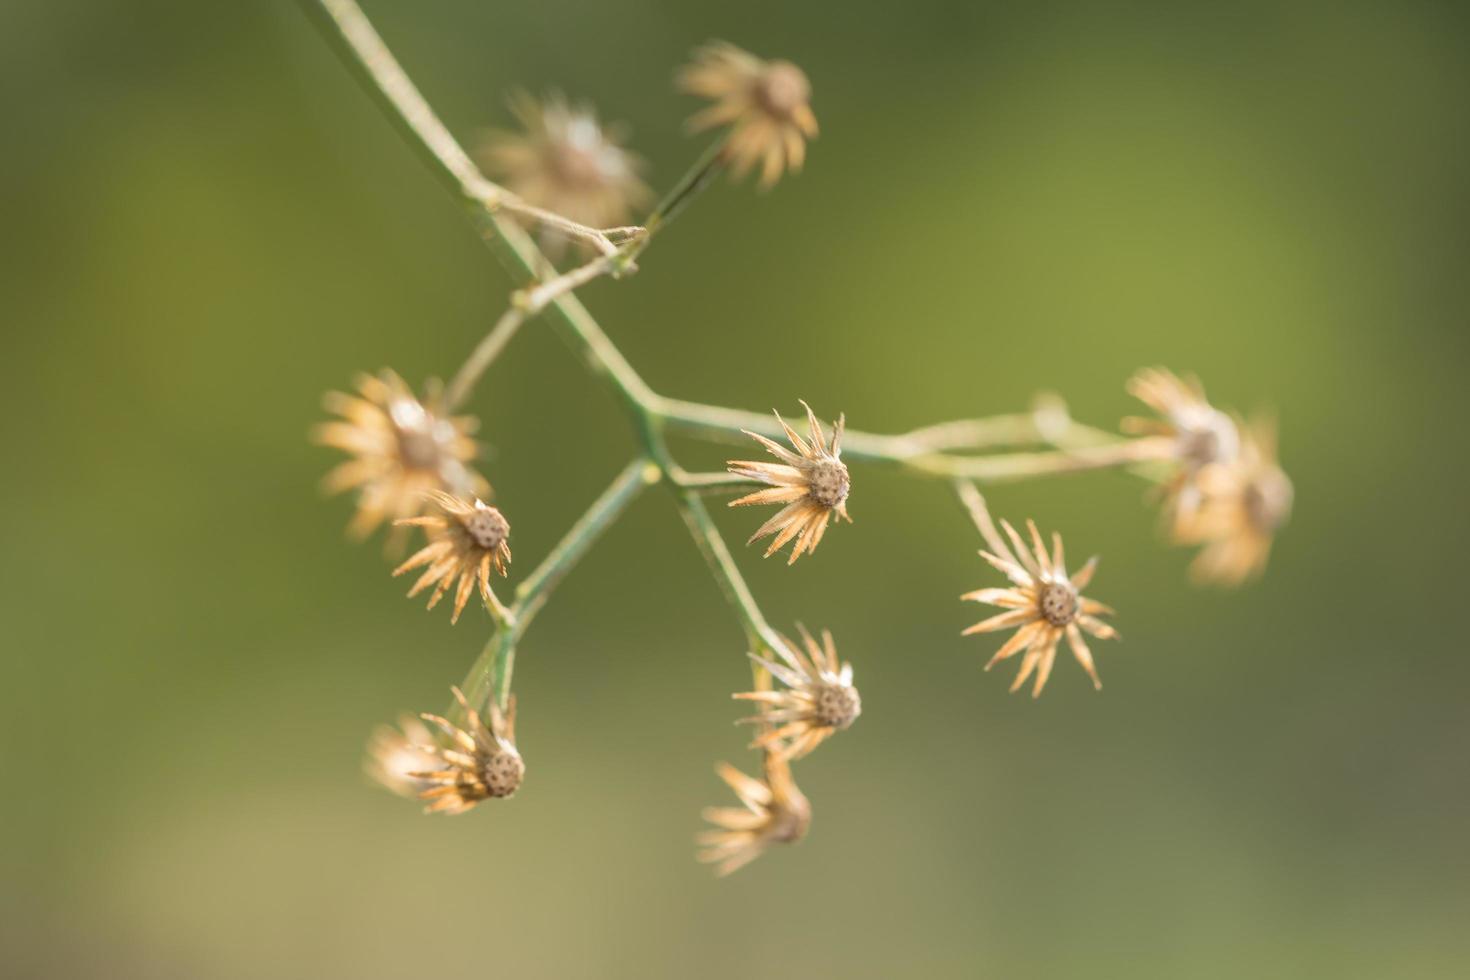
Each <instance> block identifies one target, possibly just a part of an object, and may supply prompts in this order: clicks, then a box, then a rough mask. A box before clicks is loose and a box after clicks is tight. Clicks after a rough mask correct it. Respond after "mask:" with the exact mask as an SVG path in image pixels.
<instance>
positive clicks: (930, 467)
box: [303, 0, 1157, 705]
mask: <svg viewBox="0 0 1470 980" xmlns="http://www.w3.org/2000/svg"><path fill="white" fill-rule="evenodd" d="M303 2H304V3H305V4H306V6H307V7H308V9H309V10H311V11H313V12H315V13H320V14H322V15H324V18H325V19H324V21H323V23H324V26H325V27H327V28H328V30H326V31H325V33H326V34H327V35H328V37H329V38H330V39H331V40H333V41H334V42H336V45H337V47H338V48H339V50H340V51H341V52H342V54H343V55H344V58H345V60H346V61H347V62H348V63H349V64H350V65H351V66H353V67H354V68H355V69H356V70H357V71H358V73H359V74H360V75H361V76H362V77H363V79H364V80H365V82H366V84H367V88H368V90H369V92H370V93H371V94H372V95H373V96H374V97H375V98H376V99H377V100H378V101H379V102H380V104H381V105H382V106H383V108H384V109H385V111H386V112H387V114H388V115H389V117H390V118H391V119H392V120H393V121H394V122H395V123H396V124H398V126H399V127H400V129H402V130H403V131H404V133H405V134H406V136H407V137H408V139H409V141H410V143H411V144H412V145H414V146H415V147H416V148H417V149H418V150H420V151H421V152H422V153H423V154H424V155H425V156H426V157H427V158H428V160H429V162H430V165H431V168H432V169H433V170H434V172H435V173H436V174H437V175H438V176H439V178H440V180H441V181H443V182H444V183H445V184H446V185H447V186H448V187H449V189H450V190H451V191H452V192H454V193H455V195H456V196H458V197H459V198H460V199H461V201H462V203H464V205H465V206H466V207H467V209H468V211H469V213H470V216H471V218H472V220H473V221H474V222H475V224H476V226H477V227H478V228H479V229H480V231H481V233H482V236H483V237H484V239H485V241H486V243H487V244H488V245H489V247H490V248H491V250H492V251H493V252H494V253H495V255H496V256H497V258H498V259H499V260H500V261H501V263H502V264H503V265H504V266H505V267H506V269H507V271H509V272H510V274H511V275H512V276H513V277H516V278H519V279H521V280H522V281H524V282H527V283H530V284H531V285H530V286H528V287H526V288H523V289H522V290H520V291H518V292H517V293H516V294H515V295H514V297H513V299H512V302H511V306H510V309H509V310H507V311H506V313H505V314H504V315H503V316H502V317H501V319H500V320H499V321H497V324H496V325H495V327H494V328H493V329H492V330H491V331H490V333H489V334H487V336H486V337H485V339H484V340H482V341H481V342H480V344H479V345H478V346H477V348H476V349H475V351H474V352H472V353H471V355H470V357H469V359H468V360H467V361H466V363H465V366H464V367H463V368H461V370H460V371H459V372H458V374H457V375H456V377H455V379H454V380H453V381H452V382H451V386H450V389H449V395H450V396H451V398H450V400H451V404H458V403H460V402H461V401H462V400H463V399H465V398H466V397H468V394H469V392H470V391H471V390H472V388H473V386H474V384H475V382H476V381H477V380H478V378H479V377H480V376H481V375H482V374H483V373H484V371H485V370H486V369H487V368H488V367H489V365H490V364H491V363H492V362H493V361H494V359H495V357H496V355H497V354H498V353H499V352H500V351H501V350H502V349H503V348H504V346H505V344H506V343H508V342H509V340H510V338H511V337H512V336H513V335H514V334H515V332H516V330H518V329H519V327H520V326H521V325H522V324H523V323H524V322H525V321H526V320H528V319H530V318H532V317H533V316H536V315H539V314H545V315H546V317H547V319H548V321H549V322H550V324H551V326H552V327H553V328H554V329H555V330H556V331H557V332H558V333H559V334H560V335H561V337H562V339H563V340H564V341H565V342H566V343H567V345H568V346H569V347H570V348H571V349H572V351H573V352H574V353H576V354H577V355H578V356H579V357H580V358H581V359H582V360H583V362H584V363H585V364H586V366H587V368H588V369H589V371H591V373H593V374H594V375H596V376H598V377H599V378H601V379H602V380H603V382H604V383H605V384H607V385H608V387H609V388H610V389H611V390H612V391H613V392H614V393H615V394H616V395H617V397H618V399H619V401H620V403H621V404H622V406H623V409H624V411H625V412H626V413H627V414H628V416H629V419H630V421H631V423H632V425H633V428H634V430H635V433H636V434H637V437H638V439H639V441H640V442H641V443H642V445H643V447H644V451H645V452H646V453H647V457H646V458H640V459H639V460H637V461H635V462H634V463H632V464H630V466H629V468H628V469H627V470H625V471H624V474H623V475H622V476H621V477H619V479H618V480H617V481H615V483H614V484H613V486H612V487H610V488H609V489H608V491H607V492H606V493H604V495H603V497H602V498H599V500H598V502H597V503H595V504H594V505H593V507H592V508H591V509H590V510H589V511H588V512H587V514H585V515H584V516H583V518H582V519H581V520H580V521H578V523H577V525H576V526H574V527H573V528H572V530H571V531H570V532H568V534H567V537H566V538H565V539H563V541H562V543H561V544H560V545H558V546H557V548H556V549H555V550H554V551H553V552H552V554H551V555H549V556H548V557H547V559H546V561H544V562H543V563H542V565H541V566H540V567H539V568H538V569H537V570H536V572H534V573H533V574H532V576H531V577H530V578H529V579H527V581H526V582H525V583H524V584H522V586H521V587H520V589H518V590H517V598H516V600H515V602H514V603H513V604H512V605H511V606H510V607H509V608H508V609H506V610H503V611H496V610H494V609H492V610H491V612H492V615H494V616H495V617H496V619H497V622H499V623H500V629H498V630H497V632H496V635H495V637H493V638H492V639H491V641H490V642H489V643H488V644H487V645H486V647H485V650H484V652H482V653H481V655H480V657H479V659H478V660H477V661H476V662H475V666H474V667H473V668H472V669H471V671H470V676H469V677H468V678H467V680H466V684H465V691H466V693H467V694H468V695H469V700H470V704H472V705H477V704H479V703H481V701H482V699H484V698H485V697H486V696H487V695H488V693H489V692H490V689H491V687H492V686H493V688H494V693H495V697H496V699H497V701H499V702H500V703H501V704H502V705H503V704H505V703H506V701H507V699H508V697H509V691H510V680H511V673H512V668H513V664H514V656H515V645H516V641H517V640H518V639H519V638H520V636H521V634H522V633H523V632H524V631H525V629H526V626H527V625H528V623H529V621H530V619H531V618H532V617H533V616H534V615H535V613H536V611H538V610H539V609H540V607H541V605H542V604H543V603H544V602H545V597H546V594H547V593H548V592H549V591H550V589H551V588H553V587H554V586H555V584H556V582H557V581H559V580H560V578H561V577H562V576H563V575H565V574H566V572H567V571H568V570H569V569H570V568H571V567H572V566H573V565H574V564H575V563H576V561H577V560H579V559H580V558H581V556H582V554H584V553H585V551H586V549H587V548H588V547H590V545H591V543H592V542H593V541H594V540H595V539H596V537H597V536H598V535H599V534H600V533H601V532H602V531H603V530H604V529H605V528H606V526H607V525H608V524H609V523H611V522H612V521H613V520H615V519H616V518H617V516H618V515H619V514H620V513H621V512H622V509H623V508H624V507H626V505H627V503H628V502H630V501H631V499H632V498H633V497H634V496H636V494H637V492H638V491H639V490H641V489H642V487H643V486H645V485H647V484H649V483H651V482H656V481H657V480H659V479H662V480H664V481H665V482H667V483H668V484H669V485H670V486H671V487H672V488H673V490H674V492H675V495H676V502H677V505H678V509H679V512H680V514H681V516H682V517H683V519H684V522H685V524H686V525H687V526H688V528H689V531H690V533H691V535H692V536H693V538H694V541H695V544H696V545H697V546H698V547H699V550H700V551H701V553H702V554H703V555H704V557H705V559H706V561H707V563H708V564H709V567H710V570H711V572H712V573H713V574H714V576H715V578H716V579H717V581H718V582H719V583H720V585H721V588H722V590H723V591H724V593H725V595H726V597H727V599H728V600H729V602H730V604H731V606H732V607H733V608H734V610H735V611H736V614H737V616H738V617H739V619H740V621H741V623H742V625H743V627H744V628H745V631H746V633H747V634H748V636H749V638H750V640H751V644H752V647H753V648H759V647H761V646H766V647H769V646H771V645H773V644H775V643H779V642H780V639H779V637H777V636H776V635H775V633H774V631H772V630H771V627H770V626H769V625H768V624H767V623H766V621H765V618H764V617H763V616H762V614H761V612H760V609H759V608H758V606H757V605H756V603H755V600H754V598H753V597H752V595H751V593H750V590H749V588H748V587H747V586H746V584H745V582H744V579H743V578H742V577H741V575H740V572H739V570H738V569H737V568H736V566H735V562H734V559H733V558H732V556H731V554H730V551H729V548H728V547H727V546H726V544H725V542H724V540H723V538H722V537H721V536H720V534H719V532H718V530H717V529H716V528H715V526H714V523H713V521H712V519H711V517H710V514H709V512H708V510H707V509H706V508H705V505H704V502H703V501H702V500H701V499H700V495H699V491H700V490H701V489H703V488H706V487H711V486H717V485H722V481H718V480H715V479H712V478H710V477H708V476H692V475H690V474H687V473H685V472H684V471H683V470H682V469H681V468H680V467H679V466H678V464H677V463H675V462H674V460H673V458H672V456H671V454H670V453H669V450H668V448H667V445H666V443H665V432H666V430H679V431H683V432H686V433H688V434H690V435H694V436H697V437H701V438H706V439H713V440H717V441H729V440H731V439H732V438H739V437H740V435H741V433H742V431H744V430H748V431H750V432H759V433H761V434H763V435H769V436H773V437H777V436H779V435H780V434H781V432H780V427H779V425H778V424H777V423H776V421H775V420H774V419H773V418H771V417H769V416H766V415H763V414H759V413H753V412H744V411H739V410H736V409H730V408H723V407H719V406H713V405H703V404H699V403H695V402H686V401H681V400H677V399H670V398H666V397H664V396H662V395H659V394H657V393H655V392H654V391H653V390H652V389H651V388H650V387H649V386H648V385H647V383H645V382H644V380H643V379H642V377H641V376H640V375H639V374H638V372H637V371H636V370H634V368H633V366H632V365H631V364H629V363H628V362H627V360H626V359H625V358H624V357H623V355H622V353H621V351H619V350H618V348H617V346H616V345H615V344H614V343H613V342H612V340H611V339H610V338H609V337H608V336H607V334H606V333H604V332H603V330H602V328H601V326H599V325H598V323H597V321H596V320H595V319H593V317H592V315H591V314H590V313H588V311H587V309H586V308H585V307H584V306H583V305H582V304H581V302H579V301H578V300H577V298H576V296H575V295H574V294H573V291H574V290H575V289H576V288H577V287H579V286H581V285H585V284H586V283H588V282H590V281H592V280H594V279H596V278H598V277H600V276H602V275H613V276H615V277H616V276H619V275H622V274H623V273H625V272H629V271H631V270H632V268H633V262H632V260H633V259H634V258H635V257H636V256H637V255H638V254H640V253H641V252H642V250H643V249H644V248H646V247H647V243H648V241H649V239H650V237H651V235H652V234H653V233H654V232H655V231H656V230H657V229H659V228H661V227H664V226H666V225H667V224H668V223H669V222H670V221H671V220H672V219H673V217H674V216H675V215H676V214H677V213H678V212H679V211H680V210H681V209H682V208H683V207H684V206H685V205H686V204H687V203H688V202H689V201H691V200H692V199H693V198H694V196H695V195H697V194H698V192H699V191H700V190H702V189H703V188H704V187H706V186H707V185H708V183H709V180H710V178H711V177H712V176H713V175H714V174H715V173H717V172H718V170H719V168H720V166H721V161H722V156H721V154H722V151H723V149H724V146H725V144H724V142H723V141H717V142H716V143H714V144H713V145H712V146H711V147H710V149H709V150H708V151H706V153H705V155H704V156H703V157H701V158H700V160H699V161H698V162H696V164H695V165H694V167H693V168H691V170H690V171H689V172H688V173H687V174H686V175H685V176H684V178H682V179H681V180H680V182H679V183H678V184H677V185H676V186H675V187H674V189H673V190H672V191H671V192H670V193H669V194H668V195H667V196H666V197H665V198H664V201H663V202H662V203H661V204H660V205H659V207H658V208H657V209H655V211H654V214H653V216H652V217H650V219H649V222H648V226H647V227H646V228H645V229H636V228H627V229H610V230H609V231H610V232H613V233H615V234H617V235H618V237H620V238H626V239H627V240H626V241H624V243H623V245H622V247H620V248H616V249H613V250H611V251H609V250H608V249H607V248H604V247H602V246H601V245H598V248H599V251H600V252H601V254H600V255H599V256H598V257H597V258H596V259H594V260H593V261H591V262H589V263H587V264H586V265H583V266H580V267H578V268H576V269H573V270H571V271H570V272H568V273H566V274H564V275H561V276H557V277H554V278H552V279H549V280H546V281H540V276H541V273H542V272H543V271H544V270H546V269H548V268H551V264H550V263H549V262H548V261H547V260H546V258H545V256H544V255H542V253H541V251H540V250H539V249H538V248H537V247H536V245H535V243H534V242H533V240H532V239H531V237H530V236H529V235H528V234H527V233H526V231H525V229H523V228H522V227H521V226H520V225H519V224H517V223H516V222H515V221H513V220H510V217H509V214H510V213H511V212H519V213H529V212H527V210H526V208H525V207H523V206H521V202H518V200H517V199H516V198H515V197H514V195H512V194H510V193H509V192H508V191H506V190H505V189H504V188H501V187H499V186H498V185H496V184H495V183H493V182H491V181H490V180H488V179H486V178H485V177H484V175H482V174H481V173H480V172H479V170H478V168H477V167H476V166H475V165H474V163H473V162H472V161H471V160H470V158H469V156H468V154H466V153H465V151H464V150H463V148H462V147H460V145H459V144H458V142H456V141H455V139H454V137H453V136H452V135H451V134H450V133H449V131H448V130H447V129H446V128H445V126H444V124H443V123H442V122H441V121H440V120H439V118H438V117H437V116H436V115H435V114H434V112H433V110H432V109H431V108H430V107H429V105H428V103H427V102H426V101H425V100H424V98H423V96H422V95H421V94H420V93H419V92H418V90H417V89H416V88H415V87H414V85H413V83H412V82H411V81H410V80H409V78H408V76H407V75H406V74H405V73H404V72H403V69H402V68H401V67H400V66H399V64H398V62H397V61H396V60H395V59H394V57H393V55H392V53H391V52H390V51H389V50H388V48H387V46H386V45H385V44H384V43H383V41H382V39H381V38H380V37H379V36H378V34H377V32H376V31H375V30H374V29H373V27H372V25H371V24H370V23H369V22H368V20H367V18H366V17H365V16H364V15H363V13H362V10H361V9H360V8H359V7H358V5H357V4H356V3H355V2H354V0H303ZM507 202H511V205H510V206H507ZM548 223H551V224H556V222H548ZM565 224H566V223H565V222H563V223H562V225H558V226H559V227H561V226H563V225H565ZM578 227H579V228H580V227H582V226H578ZM564 230H569V229H566V228H564ZM583 230H584V231H585V230H586V229H583ZM594 231H595V230H594ZM596 234H597V235H602V237H603V238H606V237H607V236H606V235H605V234H604V233H602V232H596ZM584 237H585V236H584ZM1070 425H1071V423H1070V422H1068V426H1070ZM1068 431H1070V429H1069V430H1068ZM1077 432H1078V433H1079V437H1078V438H1077V439H1075V440H1072V439H1070V438H1068V437H1067V434H1066V432H1060V433H1059V432H1055V431H1047V427H1045V426H1042V425H1040V424H1039V423H1038V420H1037V417H1036V414H1035V413H1026V414H1015V415H1001V416H995V417H993V418H987V419H971V420H964V421H961V422H951V423H944V424H942V425H939V426H930V427H927V428H924V429H918V430H915V431H913V432H910V433H907V434H901V435H880V434H874V433H867V432H860V431H856V430H852V429H849V430H847V432H846V435H845V436H844V441H843V451H844V454H845V456H846V457H847V458H848V459H851V460H857V461H866V462H873V463H886V464H894V465H898V466H900V467H901V468H903V469H905V470H907V471H909V472H911V473H914V474H916V475H920V476H926V477H934V478H942V479H955V478H967V479H972V480H977V481H981V482H994V481H1001V480H1015V479H1023V478H1027V477H1040V476H1049V475H1059V474H1064V473H1075V472H1081V471H1085V470H1095V469H1103V468H1111V467H1129V466H1133V465H1134V464H1137V463H1139V462H1141V461H1145V460H1148V459H1151V458H1154V454H1155V453H1156V451H1157V441H1156V440H1150V439H1136V440H1124V439H1119V438H1117V437H1113V436H1104V435H1102V434H1101V433H1098V432H1097V430H1084V429H1083V428H1081V427H1078V428H1077ZM1031 444H1052V445H1057V446H1062V447H1063V448H1058V449H1053V450H1050V451H1046V452H1034V453H1010V454H1005V455H991V456H962V455H954V453H956V452H958V451H962V450H968V451H980V450H985V449H992V448H995V447H997V446H1018V445H1031ZM758 680H759V678H758Z"/></svg>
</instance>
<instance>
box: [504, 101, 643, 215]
mask: <svg viewBox="0 0 1470 980" xmlns="http://www.w3.org/2000/svg"><path fill="white" fill-rule="evenodd" d="M510 108H511V111H512V112H513V113H514V114H515V116H516V119H517V120H518V121H519V122H520V124H521V127H522V131H521V132H515V133H512V132H504V131H494V132H491V133H490V134H488V136H487V137H486V140H485V143H484V146H483V148H482V150H481V153H480V156H481V160H482V162H483V163H484V164H485V169H486V171H487V172H488V173H489V174H490V176H492V177H495V178H497V179H498V180H500V182H501V183H502V184H504V185H505V187H506V189H507V190H509V191H510V192H511V193H513V194H515V195H516V196H518V197H520V198H521V199H522V200H523V201H526V202H527V203H528V204H534V205H535V206H537V207H540V208H545V209H546V210H548V211H554V212H556V213H557V214H559V215H561V216H562V217H564V218H570V219H571V220H572V221H575V222H578V223H579V224H584V225H588V226H590V227H592V228H606V227H609V226H612V225H620V224H624V223H625V222H626V221H627V220H628V218H629V216H630V215H632V213H633V210H634V209H635V208H642V207H644V206H645V205H647V204H648V203H649V201H650V200H651V199H652V192H651V191H650V190H649V187H648V185H647V184H645V183H644V182H643V180H642V178H641V177H640V176H639V174H640V173H641V172H642V171H643V169H644V164H643V161H642V159H641V158H639V157H638V156H637V155H636V154H634V153H631V152H629V151H628V150H627V149H624V147H623V144H624V142H625V140H626V134H625V133H624V132H623V130H622V127H619V126H603V125H602V124H601V123H599V122H598V120H597V113H596V112H595V111H594V110H593V109H592V107H591V106H589V105H586V104H579V105H571V104H569V103H568V102H567V101H566V99H565V98H563V97H562V96H561V95H560V94H559V93H551V94H549V95H547V96H546V97H545V98H544V99H537V98H536V97H535V96H532V95H530V94H529V93H527V92H516V93H513V94H512V95H511V98H510Z"/></svg>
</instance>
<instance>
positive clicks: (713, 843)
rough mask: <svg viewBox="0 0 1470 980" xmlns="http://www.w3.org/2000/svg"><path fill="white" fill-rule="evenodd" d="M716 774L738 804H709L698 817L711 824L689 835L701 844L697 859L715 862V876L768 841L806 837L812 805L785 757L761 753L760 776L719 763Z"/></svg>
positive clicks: (761, 850)
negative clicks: (762, 771) (762, 773)
mask: <svg viewBox="0 0 1470 980" xmlns="http://www.w3.org/2000/svg"><path fill="white" fill-rule="evenodd" d="M715 772H716V773H718V774H719V776H720V778H721V779H723V780H724V781H725V782H726V783H728V784H729V785H730V788H731V789H733V790H734V791H735V795H736V796H738V797H739V798H740V803H741V806H738V807H734V806H712V807H706V808H705V810H704V819H706V820H708V821H709V822H710V823H712V824H714V825H715V829H713V830H706V831H704V832H703V833H701V834H699V836H698V837H696V838H695V840H696V841H697V842H698V843H699V844H700V845H701V846H702V847H703V850H701V851H700V852H699V855H698V857H699V860H700V861H703V862H705V863H706V864H710V863H713V864H715V873H716V874H718V875H721V876H724V875H727V874H729V873H730V872H732V871H737V870H739V869H740V868H743V867H745V866H746V865H747V864H749V863H750V862H751V861H754V860H755V859H756V858H758V857H760V856H761V855H762V854H764V853H765V851H766V848H768V847H770V846H771V845H772V844H790V843H794V842H796V841H799V840H801V839H802V838H803V837H805V836H806V832H807V828H808V827H810V826H811V822H812V807H811V804H810V803H808V802H807V800H806V797H805V796H803V795H801V790H800V789H798V788H797V786H796V782H795V780H793V779H792V778H791V766H790V764H789V763H788V762H787V761H786V759H785V758H783V757H781V756H779V755H776V754H773V753H767V755H766V762H765V779H764V780H760V779H755V778H752V777H750V776H747V775H746V774H745V773H743V772H741V771H740V770H739V769H736V768H735V767H734V766H732V765H730V764H729V763H725V762H722V763H720V765H718V766H716V767H715Z"/></svg>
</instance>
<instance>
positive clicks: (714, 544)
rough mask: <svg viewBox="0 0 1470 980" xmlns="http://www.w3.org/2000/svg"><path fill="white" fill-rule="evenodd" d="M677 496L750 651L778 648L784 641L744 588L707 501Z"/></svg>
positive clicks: (684, 493) (691, 494)
mask: <svg viewBox="0 0 1470 980" xmlns="http://www.w3.org/2000/svg"><path fill="white" fill-rule="evenodd" d="M675 493H676V494H677V503H678V507H679V514H680V516H681V517H683V518H684V524H685V525H686V526H687V527H688V528H689V534H690V536H691V537H692V538H693V539H694V544H695V545H696V546H697V547H698V548H699V553H700V554H701V555H703V556H704V560H705V564H707V565H708V566H709V569H710V571H711V572H712V573H713V574H714V577H715V581H717V582H719V584H720V590H721V591H722V592H723V593H724V594H725V599H726V600H727V601H728V602H729V603H730V607H731V608H732V609H734V610H735V614H736V615H737V616H738V617H739V619H740V624H741V626H743V627H744V628H745V636H746V639H747V640H748V641H749V643H750V649H751V651H752V652H759V651H760V650H762V649H763V648H765V647H770V646H774V645H777V644H779V643H780V642H781V638H780V637H779V636H778V635H777V634H776V631H775V630H773V629H771V626H770V624H769V623H767V622H766V617H765V616H764V615H763V614H762V613H761V610H760V606H758V605H756V601H755V596H753V595H751V592H750V586H748V585H746V584H745V578H744V576H742V575H741V574H740V569H739V567H738V566H737V565H736V564H735V558H734V556H733V555H731V554H730V549H729V548H728V547H727V546H726V545H725V539H724V538H723V537H722V536H721V535H720V532H719V529H718V528H716V527H715V522H714V518H712V517H711V516H710V512H709V510H708V509H707V508H706V507H705V506H704V501H703V500H701V499H700V497H699V494H698V493H696V492H695V491H693V490H688V489H679V490H676V491H675Z"/></svg>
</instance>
